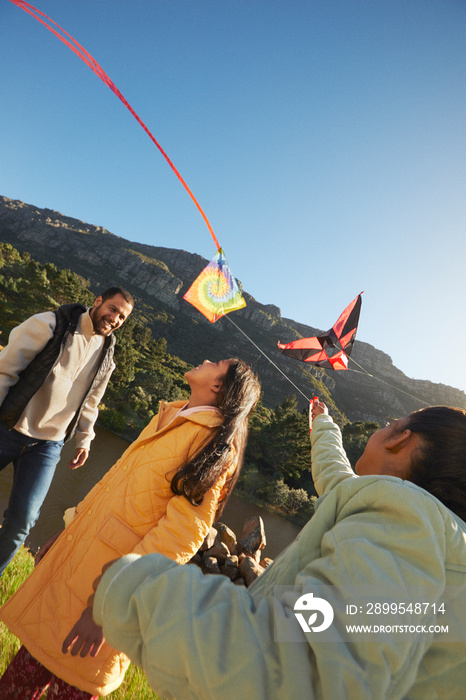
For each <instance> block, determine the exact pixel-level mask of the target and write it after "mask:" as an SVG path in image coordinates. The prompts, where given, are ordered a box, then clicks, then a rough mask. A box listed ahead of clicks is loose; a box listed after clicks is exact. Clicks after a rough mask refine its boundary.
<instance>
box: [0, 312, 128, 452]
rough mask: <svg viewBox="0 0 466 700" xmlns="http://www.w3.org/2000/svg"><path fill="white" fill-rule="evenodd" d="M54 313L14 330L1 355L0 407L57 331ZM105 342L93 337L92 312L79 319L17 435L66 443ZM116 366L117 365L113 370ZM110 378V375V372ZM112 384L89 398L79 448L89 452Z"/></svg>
mask: <svg viewBox="0 0 466 700" xmlns="http://www.w3.org/2000/svg"><path fill="white" fill-rule="evenodd" d="M55 324H56V318H55V314H54V313H53V312H52V311H49V312H45V313H41V314H36V315H34V316H31V317H30V318H28V319H27V320H26V321H24V323H21V324H20V325H19V326H17V327H16V328H14V329H13V330H12V331H11V333H10V339H9V342H8V345H7V346H6V347H5V348H4V349H3V350H2V352H0V403H1V402H2V401H3V400H4V398H5V396H6V394H7V392H8V389H9V388H10V386H13V385H14V384H15V383H16V382H17V381H18V377H19V374H20V372H21V371H22V370H23V369H24V368H25V367H27V366H28V364H29V363H30V362H31V360H32V359H33V358H34V357H35V356H36V355H37V354H38V353H39V352H40V351H41V350H42V348H43V347H45V345H46V343H47V342H48V341H49V340H50V338H51V337H52V335H53V332H54V330H55ZM103 343H104V337H103V336H101V335H97V334H96V333H94V327H93V325H92V319H91V317H90V315H89V310H88V311H87V312H86V313H83V314H82V316H81V317H80V319H79V323H78V326H77V329H76V332H75V333H74V335H73V336H69V338H68V339H67V341H66V343H65V345H64V347H63V348H62V351H61V353H60V355H59V357H58V358H57V360H56V362H55V365H54V366H53V368H52V370H51V372H50V373H49V375H48V377H47V379H46V380H45V382H44V384H43V385H42V386H41V388H40V389H39V390H38V391H37V393H36V394H35V395H34V396H33V398H32V399H31V401H30V402H29V403H28V405H27V406H26V408H25V410H24V411H23V413H22V414H21V416H20V418H19V420H18V422H17V424H16V425H15V430H18V431H19V432H20V433H23V434H24V435H28V436H30V437H33V438H37V439H39V440H61V439H63V438H64V436H65V432H66V428H67V426H68V424H69V423H70V421H71V420H72V418H73V416H74V414H75V413H76V411H77V410H78V408H79V406H80V404H81V401H82V399H83V396H84V394H85V393H86V391H87V390H88V388H89V386H90V384H91V382H92V379H93V377H94V374H95V372H96V369H97V366H98V363H99V360H100V357H101V353H102V348H103ZM114 367H115V365H113V368H112V371H113V369H114ZM109 378H110V373H109ZM106 388H107V383H106V382H104V384H103V385H101V386H99V388H98V389H97V390H95V391H94V392H92V393H91V394H90V395H89V397H88V398H87V401H86V404H85V406H84V408H83V411H82V413H81V417H80V419H79V423H78V426H77V430H76V446H77V447H82V448H85V449H89V447H90V443H91V440H92V439H93V437H94V435H95V433H94V429H93V427H94V423H95V421H96V418H97V414H98V405H99V402H100V400H101V398H102V396H103V394H104V393H105V389H106Z"/></svg>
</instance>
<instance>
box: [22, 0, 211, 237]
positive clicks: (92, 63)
mask: <svg viewBox="0 0 466 700" xmlns="http://www.w3.org/2000/svg"><path fill="white" fill-rule="evenodd" d="M10 2H12V3H13V4H14V5H16V6H17V7H19V8H21V9H22V10H24V11H25V12H28V13H29V14H30V15H31V16H32V17H34V18H35V19H37V21H38V22H40V23H41V24H43V25H44V27H46V28H47V29H48V30H49V31H51V32H52V34H54V35H55V36H56V37H57V38H58V39H60V41H61V42H63V43H64V44H65V45H66V46H68V48H70V49H71V50H72V51H73V52H74V53H75V54H76V55H77V56H78V57H79V58H80V59H81V60H82V61H83V62H84V63H85V64H86V65H87V66H88V67H89V68H90V69H91V70H92V71H93V72H94V73H95V74H96V75H97V76H98V77H99V78H100V79H101V80H102V81H103V82H104V83H105V84H106V85H107V86H108V87H109V88H110V89H111V90H112V92H113V93H114V94H115V95H116V96H117V97H118V99H119V100H121V102H123V104H124V105H125V107H126V108H127V109H128V110H129V111H130V112H131V114H132V115H133V117H134V118H135V119H136V121H137V122H138V124H139V125H140V126H142V128H143V129H144V131H145V132H146V134H147V135H148V136H149V138H150V139H151V140H152V141H153V143H154V144H155V145H156V146H157V148H158V149H159V151H160V153H161V154H162V156H163V157H164V158H165V160H166V161H167V163H168V165H169V166H170V167H171V169H172V170H173V172H174V173H175V175H176V176H177V178H178V180H179V181H180V182H181V184H182V185H183V187H184V188H185V190H186V192H187V193H188V194H189V196H190V197H191V199H192V201H193V202H194V204H195V205H196V208H197V210H198V211H199V213H200V215H201V216H202V218H203V219H204V222H205V224H206V226H207V228H208V229H209V233H210V235H211V236H212V239H213V241H214V244H215V246H216V250H218V249H219V248H220V244H219V242H218V240H217V236H216V235H215V233H214V230H213V228H212V226H211V225H210V222H209V220H208V218H207V216H206V215H205V213H204V211H203V209H202V208H201V206H200V204H199V202H198V201H197V199H196V198H195V196H194V195H193V193H192V192H191V190H190V189H189V187H188V185H187V183H186V182H185V180H184V179H183V177H182V176H181V174H180V173H179V172H178V170H177V169H176V168H175V166H174V164H173V163H172V161H171V160H170V158H169V157H168V155H167V154H166V153H165V151H164V150H163V148H162V146H161V145H160V144H159V142H158V141H157V140H156V138H155V137H154V136H153V134H152V133H151V132H150V130H149V129H148V127H147V126H146V125H145V124H144V122H143V121H142V119H141V118H140V117H139V116H138V114H137V113H136V112H135V111H134V109H133V108H132V107H131V105H130V104H129V102H128V101H127V100H126V98H125V97H124V96H123V95H122V93H121V92H120V90H119V89H118V88H117V86H116V85H115V83H114V82H113V81H112V79H111V78H110V77H109V76H108V75H107V73H105V71H104V70H103V68H102V67H101V66H100V65H99V64H98V63H97V61H96V60H95V59H94V58H93V57H92V56H91V54H90V53H88V52H87V51H86V49H85V48H84V47H83V46H81V44H79V43H78V42H77V41H76V40H75V39H73V37H72V36H71V35H70V34H68V32H66V31H65V30H64V29H63V28H62V27H60V25H59V24H57V23H56V22H54V21H53V19H51V18H50V17H48V16H47V15H46V14H44V13H43V12H41V11H40V10H38V9H37V8H36V7H34V6H33V5H30V4H29V3H27V2H25V1H24V0H10ZM38 15H40V16H38ZM41 17H43V18H44V19H41ZM45 20H48V21H49V22H51V23H52V24H53V25H54V26H55V27H57V28H58V29H59V30H60V32H62V33H63V34H64V35H65V36H67V37H68V39H70V40H71V41H68V39H66V38H65V36H62V35H61V34H60V33H59V32H58V31H57V30H56V29H54V28H53V27H51V26H50V25H49V24H47V22H46V21H45Z"/></svg>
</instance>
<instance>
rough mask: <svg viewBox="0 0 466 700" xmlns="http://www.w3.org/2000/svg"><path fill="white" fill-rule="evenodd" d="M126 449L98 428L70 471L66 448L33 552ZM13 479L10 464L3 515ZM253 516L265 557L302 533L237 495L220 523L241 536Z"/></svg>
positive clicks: (2, 478)
mask: <svg viewBox="0 0 466 700" xmlns="http://www.w3.org/2000/svg"><path fill="white" fill-rule="evenodd" d="M127 446H128V443H127V442H126V441H125V440H122V439H121V438H119V437H117V436H116V435H114V434H113V433H110V432H109V431H107V430H105V429H104V428H99V427H97V428H96V437H95V438H94V440H93V442H92V445H91V452H90V455H89V459H88V460H87V462H86V464H85V465H84V466H83V467H81V468H80V469H75V470H71V469H69V468H68V466H67V464H68V462H69V460H70V459H71V458H72V457H73V456H74V452H75V445H74V440H72V441H71V442H70V443H68V444H67V445H65V447H64V449H63V452H62V458H61V460H60V462H59V464H58V466H57V471H56V473H55V477H54V479H53V482H52V485H51V487H50V491H49V493H48V494H47V498H46V499H45V501H44V504H43V506H42V510H41V514H40V517H39V519H38V521H37V523H36V525H35V526H34V528H33V529H32V530H31V532H30V534H29V537H28V540H27V544H28V546H29V547H30V548H31V549H32V550H33V551H36V550H37V549H39V548H40V547H41V546H42V544H44V542H46V541H47V539H48V538H49V537H50V536H51V535H53V534H54V533H55V532H58V530H61V529H62V527H63V513H64V511H65V510H66V509H67V508H70V507H71V506H75V505H76V504H77V503H79V501H81V500H82V498H84V496H85V495H86V493H88V491H90V489H91V488H92V487H93V486H94V484H96V483H97V482H98V481H99V480H100V479H101V478H102V476H103V475H104V474H105V473H106V472H107V471H108V470H109V469H110V467H111V466H112V465H113V464H114V463H115V462H116V461H117V459H118V458H119V457H120V455H121V454H122V453H123V452H124V450H125V449H126V448H127ZM12 480H13V467H12V465H10V466H8V467H7V468H6V469H4V470H3V471H2V472H0V513H2V514H3V511H4V510H5V508H6V506H7V503H8V497H9V493H10V489H11V483H12ZM253 515H260V516H261V517H262V519H263V521H264V525H265V534H266V538H267V545H266V548H265V549H264V551H263V556H268V557H271V558H272V559H273V558H275V557H276V556H277V554H279V552H281V550H282V549H284V548H285V547H286V546H287V545H288V544H289V543H290V542H291V541H292V540H293V539H294V538H295V537H296V535H297V534H298V532H299V530H300V528H299V527H298V526H297V525H293V523H290V522H289V521H288V520H285V519H284V518H281V517H279V516H277V515H275V514H273V513H269V512H267V511H266V510H265V509H264V508H261V507H260V506H256V505H254V504H252V503H249V502H248V501H245V500H244V499H242V498H240V497H239V496H235V495H233V496H231V498H230V500H229V501H228V503H227V505H226V507H225V510H224V512H223V514H222V517H221V521H222V522H223V523H225V524H226V525H228V527H230V528H231V529H232V530H233V531H234V532H235V533H236V535H237V536H238V537H239V535H240V534H241V530H242V529H243V525H244V523H245V521H246V520H247V519H248V518H250V517H251V516H253Z"/></svg>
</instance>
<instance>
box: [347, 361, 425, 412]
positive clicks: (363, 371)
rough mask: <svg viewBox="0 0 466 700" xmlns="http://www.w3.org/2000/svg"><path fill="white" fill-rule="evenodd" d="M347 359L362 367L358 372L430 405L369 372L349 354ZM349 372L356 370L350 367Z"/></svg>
mask: <svg viewBox="0 0 466 700" xmlns="http://www.w3.org/2000/svg"><path fill="white" fill-rule="evenodd" d="M348 359H349V360H351V362H354V364H355V365H357V366H358V367H359V368H360V369H362V372H359V374H363V373H364V374H366V375H367V376H368V377H371V378H372V379H377V380H378V381H379V382H382V384H385V385H386V386H389V387H390V388H391V389H395V391H399V392H401V393H402V394H405V395H406V396H409V398H410V399H414V400H415V401H419V403H423V404H424V405H425V406H430V405H431V404H430V403H427V401H424V400H423V399H420V398H419V397H418V396H414V394H409V393H408V392H407V391H404V390H403V389H400V388H399V387H397V386H394V385H393V384H389V383H388V382H386V381H385V380H384V379H381V378H380V377H377V376H375V375H374V374H371V373H370V372H368V371H367V369H366V368H365V367H363V366H362V365H360V364H359V363H358V362H356V360H354V359H353V358H352V357H351V356H350V355H348ZM350 371H351V372H357V371H358V370H355V369H352V370H350Z"/></svg>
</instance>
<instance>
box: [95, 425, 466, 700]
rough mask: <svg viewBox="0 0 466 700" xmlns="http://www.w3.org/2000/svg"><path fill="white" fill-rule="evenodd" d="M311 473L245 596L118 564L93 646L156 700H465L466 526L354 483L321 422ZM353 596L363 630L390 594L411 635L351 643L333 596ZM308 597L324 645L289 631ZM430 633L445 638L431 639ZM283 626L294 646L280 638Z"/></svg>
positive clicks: (410, 495)
mask: <svg viewBox="0 0 466 700" xmlns="http://www.w3.org/2000/svg"><path fill="white" fill-rule="evenodd" d="M312 465H313V476H314V481H315V485H316V489H317V491H318V493H319V494H320V498H319V499H318V501H317V502H316V512H315V515H314V516H313V517H312V519H311V520H310V521H309V523H308V524H307V525H306V526H305V527H304V528H303V529H302V531H301V532H300V534H299V535H298V537H297V539H296V540H295V541H294V542H293V543H292V544H291V545H290V546H289V547H288V548H287V549H286V550H284V552H282V553H281V555H280V556H279V557H278V558H277V559H276V560H275V561H274V563H273V564H272V565H271V566H270V567H269V568H268V569H267V570H266V572H265V573H264V574H263V575H262V576H261V577H260V578H259V579H257V580H256V581H255V583H254V584H253V585H252V586H251V587H250V588H248V589H245V588H244V587H239V586H235V585H234V584H233V583H231V582H230V581H229V580H228V579H226V578H224V577H222V576H214V575H203V574H202V573H201V572H200V570H199V569H198V568H197V567H195V566H187V567H183V568H180V567H178V566H177V565H176V564H174V563H173V562H171V561H170V560H168V559H166V558H165V557H163V556H160V555H157V554H153V555H147V556H143V557H137V555H129V556H127V557H124V558H123V559H121V560H119V561H118V562H117V563H116V564H114V565H113V566H112V567H111V568H110V569H109V570H108V571H107V572H106V574H105V575H104V577H103V579H102V581H101V583H100V585H99V587H98V589H97V594H96V598H95V604H94V617H95V619H96V620H97V622H98V623H99V624H103V628H104V634H105V636H106V638H107V639H108V640H109V642H110V644H111V645H112V646H115V647H116V648H119V649H121V650H123V651H124V652H125V653H126V654H127V655H128V656H129V657H130V658H131V659H132V661H133V662H134V663H135V664H137V665H138V666H140V667H141V668H143V669H144V671H145V673H146V675H147V679H148V681H149V683H150V685H151V686H152V687H153V688H154V689H155V691H156V692H157V693H158V694H159V695H160V696H161V697H162V698H166V699H169V698H177V700H187V699H191V698H192V699H194V698H196V699H197V700H201V699H202V700H204V699H207V698H209V699H212V700H238V698H245V697H247V698H251V699H253V700H274V699H275V698H279V699H281V698H283V700H293V699H294V698H296V700H298V699H299V700H302V699H303V698H306V700H313V699H314V698H319V699H321V700H346V699H349V700H353V699H354V700H366V699H367V700H386V699H390V700H392V699H393V700H395V699H397V698H404V699H407V700H408V699H409V700H434V699H439V698H443V699H447V698H448V699H451V700H454V699H458V700H460V699H461V700H464V698H465V697H466V632H465V623H464V619H465V614H466V524H465V523H464V522H463V521H462V520H461V519H459V518H458V517H457V516H455V515H454V514H453V513H452V512H451V511H450V510H449V509H448V508H446V507H445V506H444V505H442V503H440V501H438V500H437V499H436V498H434V497H433V496H432V495H431V494H429V493H428V492H427V491H425V490H423V489H421V488H419V487H417V486H415V485H414V484H412V483H410V482H409V481H402V480H401V479H398V478H396V477H385V476H363V477H358V476H356V475H355V474H354V472H353V471H352V469H351V466H350V464H349V462H348V459H347V457H346V454H345V452H344V450H343V448H342V444H341V435H340V431H339V429H338V428H337V426H335V424H334V423H333V421H332V419H331V418H330V417H329V416H325V415H321V416H318V417H317V418H316V420H315V421H314V425H313V431H312ZM283 587H291V589H292V591H294V590H295V589H296V591H299V593H295V594H294V597H293V596H292V595H291V593H290V592H287V591H288V588H283ZM355 590H356V591H360V592H361V591H362V592H363V596H367V597H364V598H360V600H359V602H360V605H358V607H360V609H361V611H362V612H363V615H362V617H363V622H364V623H366V624H371V623H372V622H375V618H374V616H373V615H371V614H370V612H369V610H370V605H371V603H370V601H372V602H373V601H374V600H379V601H383V600H385V599H387V600H393V598H390V597H389V596H388V592H391V593H393V591H396V593H397V596H398V594H399V596H400V597H399V598H398V597H397V598H396V599H397V600H402V599H403V600H405V602H406V604H409V602H412V603H416V602H421V603H422V604H423V607H422V611H423V612H422V614H421V616H420V618H416V621H417V622H420V623H421V625H422V627H419V626H418V627H416V632H415V633H413V632H409V631H404V632H403V631H399V630H397V631H395V632H394V631H393V627H394V625H398V626H399V627H403V626H405V627H408V625H407V623H408V622H409V621H410V620H411V618H408V617H407V616H406V615H404V614H401V615H394V616H390V615H385V617H384V618H383V621H382V623H383V624H385V625H387V623H389V624H390V626H391V630H392V631H391V633H390V632H389V633H382V634H381V635H378V636H377V635H375V636H374V635H372V634H370V633H364V634H360V635H351V634H350V633H348V631H347V630H346V626H345V625H346V623H347V622H349V623H351V622H352V621H353V620H351V619H349V616H348V615H347V614H346V606H345V605H344V604H343V603H341V604H340V602H339V601H340V598H339V595H340V594H343V595H344V594H346V593H347V592H348V591H355ZM367 591H369V593H367ZM413 591H417V595H415V594H414V593H413ZM310 592H313V594H315V595H316V597H321V598H324V599H326V600H327V601H331V604H332V605H333V610H334V620H333V622H332V624H331V625H330V628H329V629H328V630H327V633H326V634H330V636H327V637H323V636H322V635H323V633H322V635H321V633H319V632H314V631H313V630H312V629H311V631H310V632H304V631H302V630H301V627H300V626H299V625H298V622H297V618H296V615H295V610H294V605H295V602H296V600H297V598H298V597H299V596H300V595H301V593H310ZM452 592H453V593H454V594H455V596H456V601H453V602H451V601H450V598H451V596H452ZM371 596H372V597H371ZM377 596H378V597H377ZM413 598H414V599H413ZM442 603H444V604H445V606H446V612H445V613H443V612H439V610H440V611H441V610H442ZM426 604H427V605H426ZM454 606H456V607H454ZM372 610H374V608H372ZM398 610H400V608H399V607H398V608H397V611H398ZM462 611H465V612H464V613H463V612H462ZM366 613H367V614H366ZM311 617H312V616H311ZM359 619H360V618H359ZM320 621H321V618H319V622H320ZM411 621H412V620H411ZM309 625H312V620H311V618H309V621H308V627H309ZM441 625H443V626H445V625H449V632H448V633H447V634H437V635H435V634H434V633H433V631H432V629H431V628H432V626H441ZM423 628H425V630H424V631H422V630H423ZM290 629H293V630H294V636H292V638H293V640H294V639H296V641H286V639H287V638H286V633H285V630H290ZM418 630H419V631H418ZM319 635H320V636H319ZM284 636H285V639H283V637H284ZM323 639H326V640H327V641H322V640H323ZM446 640H450V641H446Z"/></svg>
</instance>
